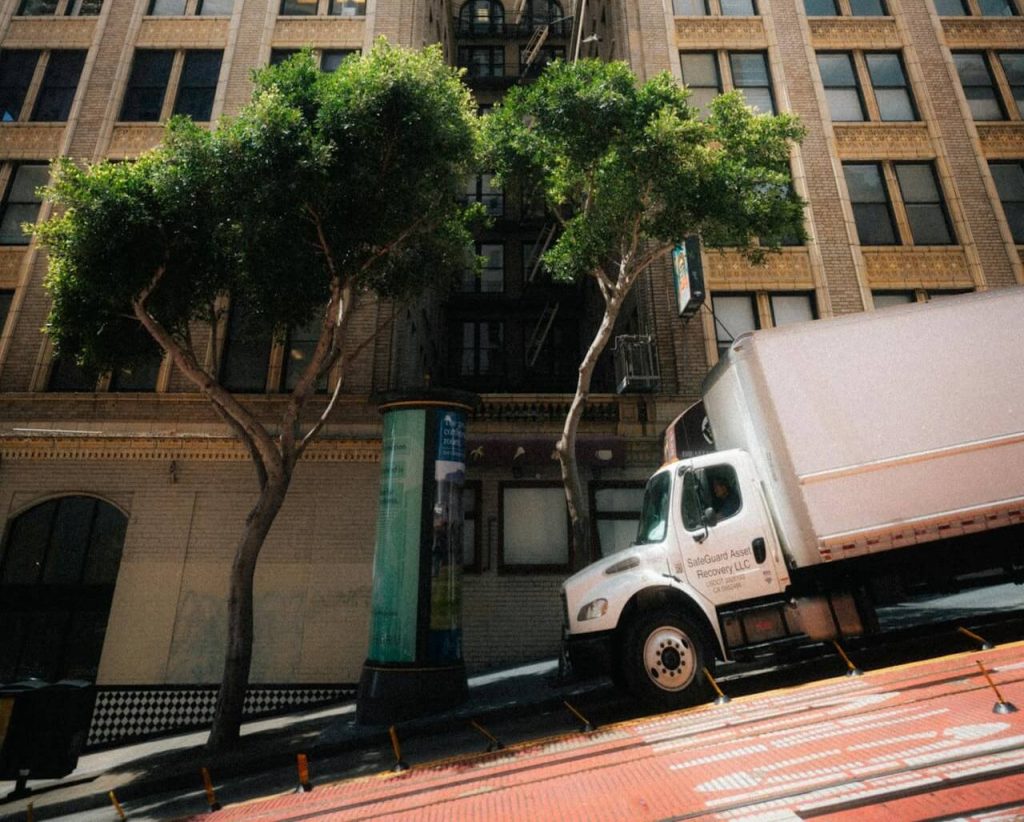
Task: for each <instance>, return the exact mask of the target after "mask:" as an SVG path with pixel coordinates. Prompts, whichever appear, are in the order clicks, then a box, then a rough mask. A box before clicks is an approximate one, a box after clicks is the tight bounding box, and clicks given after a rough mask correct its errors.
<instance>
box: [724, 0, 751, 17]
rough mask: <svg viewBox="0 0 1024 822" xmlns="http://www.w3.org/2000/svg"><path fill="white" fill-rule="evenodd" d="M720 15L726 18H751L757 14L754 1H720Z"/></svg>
mask: <svg viewBox="0 0 1024 822" xmlns="http://www.w3.org/2000/svg"><path fill="white" fill-rule="evenodd" d="M721 3H722V14H723V15H725V16H727V17H753V16H754V15H756V14H757V7H756V6H755V5H754V0H721Z"/></svg>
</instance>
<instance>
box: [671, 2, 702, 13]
mask: <svg viewBox="0 0 1024 822" xmlns="http://www.w3.org/2000/svg"><path fill="white" fill-rule="evenodd" d="M672 13H673V14H674V15H675V16H676V17H703V16H704V15H706V14H708V13H709V10H708V3H707V0H672Z"/></svg>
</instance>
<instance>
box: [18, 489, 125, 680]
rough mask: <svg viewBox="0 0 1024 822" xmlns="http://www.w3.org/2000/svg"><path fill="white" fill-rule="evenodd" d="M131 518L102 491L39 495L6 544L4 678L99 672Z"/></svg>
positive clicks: (77, 675) (74, 676)
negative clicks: (39, 499)
mask: <svg viewBox="0 0 1024 822" xmlns="http://www.w3.org/2000/svg"><path fill="white" fill-rule="evenodd" d="M127 524H128V518H127V517H126V516H125V515H124V514H123V513H121V512H120V511H119V510H118V509H117V508H115V507H114V506H113V505H110V504H109V503H106V502H103V501H102V500H99V499H96V498H95V497H86V496H67V497H59V498H57V499H52V500H48V501H47V502H43V503H40V504H39V505H36V506H34V507H32V508H30V509H28V510H27V511H24V512H22V513H21V514H19V515H18V516H17V517H15V518H14V519H12V520H11V521H10V523H9V525H8V527H7V532H6V534H5V536H4V541H3V547H2V549H0V682H14V681H17V680H21V679H26V678H28V677H38V678H40V679H45V680H50V681H54V680H58V679H87V680H93V681H95V679H96V669H97V668H98V667H99V662H100V652H101V651H102V650H103V638H104V636H105V634H106V630H107V618H108V617H109V615H110V603H111V600H112V599H113V596H114V583H115V582H116V581H117V571H118V567H119V566H120V564H121V551H122V549H123V547H124V534H125V528H126V526H127Z"/></svg>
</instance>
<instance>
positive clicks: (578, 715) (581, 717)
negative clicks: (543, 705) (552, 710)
mask: <svg viewBox="0 0 1024 822" xmlns="http://www.w3.org/2000/svg"><path fill="white" fill-rule="evenodd" d="M562 704H563V705H565V707H566V708H568V709H569V710H570V711H572V713H573V715H574V716H575V717H576V718H577V719H578V720H579V721H580V722H582V723H583V733H585V734H588V733H590V732H591V731H592V730H594V726H593V725H592V724H591V723H590V720H589V719H587V718H586V717H585V716H584V715H583V714H581V713H580V712H579V711H577V710H576V709H575V708H574V707H573V706H572V705H570V704H569V703H568V702H566V701H565V700H564V699H563V700H562Z"/></svg>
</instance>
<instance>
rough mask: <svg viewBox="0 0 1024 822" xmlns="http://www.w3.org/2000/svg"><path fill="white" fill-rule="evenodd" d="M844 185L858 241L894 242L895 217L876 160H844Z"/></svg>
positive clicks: (893, 243) (883, 243) (873, 242)
mask: <svg viewBox="0 0 1024 822" xmlns="http://www.w3.org/2000/svg"><path fill="white" fill-rule="evenodd" d="M843 172H844V173H845V175H846V187H847V188H848V189H849V191H850V201H851V203H852V204H853V218H854V221H855V222H856V224H857V236H858V238H859V239H860V244H861V245H895V244H896V243H897V239H896V221H895V218H894V215H893V212H892V205H891V203H890V202H889V191H888V188H887V187H886V185H885V180H884V179H883V177H882V167H881V166H880V165H879V164H878V163H844V164H843Z"/></svg>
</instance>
